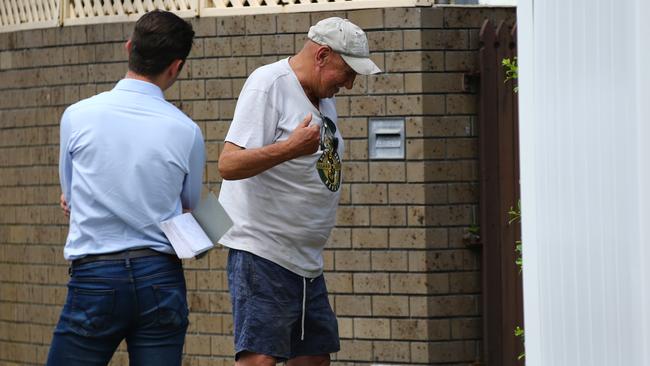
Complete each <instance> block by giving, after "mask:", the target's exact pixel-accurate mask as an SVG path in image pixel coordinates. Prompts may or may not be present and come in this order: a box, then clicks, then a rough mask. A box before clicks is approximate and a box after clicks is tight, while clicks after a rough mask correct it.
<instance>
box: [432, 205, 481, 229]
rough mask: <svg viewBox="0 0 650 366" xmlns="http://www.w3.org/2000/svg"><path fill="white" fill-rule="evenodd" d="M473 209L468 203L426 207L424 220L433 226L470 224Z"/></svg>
mask: <svg viewBox="0 0 650 366" xmlns="http://www.w3.org/2000/svg"><path fill="white" fill-rule="evenodd" d="M472 215H473V209H472V207H471V206H469V205H449V206H433V207H428V208H427V211H426V222H427V224H428V225H434V226H438V225H440V226H448V225H449V226H451V225H454V226H455V225H471V224H472Z"/></svg>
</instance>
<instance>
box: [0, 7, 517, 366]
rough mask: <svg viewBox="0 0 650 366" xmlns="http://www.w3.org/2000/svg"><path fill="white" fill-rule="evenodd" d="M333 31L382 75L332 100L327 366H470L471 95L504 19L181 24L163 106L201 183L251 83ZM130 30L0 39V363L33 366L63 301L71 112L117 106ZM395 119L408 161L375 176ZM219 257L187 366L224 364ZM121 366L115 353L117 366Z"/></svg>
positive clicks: (439, 15) (189, 266) (473, 327)
mask: <svg viewBox="0 0 650 366" xmlns="http://www.w3.org/2000/svg"><path fill="white" fill-rule="evenodd" d="M331 15H339V16H344V17H348V18H350V19H352V20H353V21H355V22H357V23H358V24H360V25H361V26H363V27H365V28H366V29H367V32H368V36H369V39H370V48H371V53H372V58H373V59H374V60H375V61H376V62H377V63H378V65H379V66H380V67H382V68H383V69H384V70H385V71H386V73H384V74H381V75H379V76H369V77H359V78H358V80H357V84H356V86H355V87H354V88H353V89H352V90H348V91H344V92H343V93H342V95H341V96H340V97H339V98H338V103H337V106H338V112H339V114H340V126H341V130H342V133H343V135H344V137H345V138H346V155H345V156H344V157H345V159H346V162H345V163H344V182H345V183H344V184H343V186H342V199H341V207H340V208H339V210H338V213H337V227H336V228H335V229H334V231H333V233H332V236H331V237H330V240H329V244H328V249H327V250H326V253H325V268H326V270H327V273H326V278H327V283H328V286H329V289H330V293H331V301H332V306H333V307H334V309H335V311H336V312H337V314H338V317H339V327H340V332H341V337H342V344H341V346H342V349H341V352H339V353H338V354H336V355H335V356H334V362H333V363H334V364H335V365H341V366H342V365H363V364H365V365H368V364H370V363H379V364H421V365H423V364H426V365H436V364H439V365H451V364H457V365H461V364H462V365H468V364H471V363H473V362H474V361H476V360H478V359H480V349H481V323H482V322H481V314H480V306H479V304H480V290H481V286H480V283H481V277H480V268H479V263H480V260H479V257H478V253H476V252H474V251H472V250H471V249H468V248H467V247H466V246H465V244H464V243H463V240H462V237H463V233H464V232H465V230H466V229H467V227H468V226H469V225H471V224H473V223H475V220H476V216H475V212H476V205H477V202H478V184H477V179H478V164H477V159H478V151H477V141H476V135H477V134H476V128H475V125H476V111H477V109H478V108H477V105H476V103H477V98H476V95H475V90H476V87H468V86H467V85H465V78H464V74H465V73H467V72H472V71H474V70H475V69H476V68H477V64H478V52H477V48H478V46H479V45H478V41H477V39H478V38H477V35H478V27H480V25H481V22H482V20H483V19H484V18H492V19H493V20H501V19H506V20H508V21H510V22H513V20H514V9H503V8H499V9H495V8H477V7H433V8H395V9H369V10H354V11H348V12H345V11H342V12H336V13H298V14H283V15H258V16H244V17H235V18H228V17H224V18H200V19H194V20H192V23H193V24H194V26H195V29H196V30H197V39H196V42H195V47H194V49H193V51H192V54H191V56H190V59H189V60H188V63H187V65H186V67H185V69H184V71H183V73H182V75H181V77H180V79H181V80H179V82H178V83H176V84H175V85H174V86H173V87H172V88H170V89H169V90H168V91H167V92H166V93H165V94H166V96H167V98H169V99H170V100H171V101H172V102H173V103H174V104H176V105H177V106H179V107H180V108H181V109H182V110H183V111H184V112H185V113H187V114H188V115H189V116H190V117H192V118H193V119H195V120H196V122H197V123H198V124H199V125H200V127H201V128H202V129H203V132H204V136H205V138H206V149H207V155H208V164H207V181H208V182H209V183H210V187H211V188H213V189H214V190H217V191H218V189H219V185H220V182H221V179H220V177H219V175H218V172H217V169H216V163H217V161H218V158H219V153H220V151H221V149H222V147H223V139H224V136H225V134H226V131H227V129H228V125H229V122H230V118H231V117H232V114H233V110H234V106H235V102H236V97H237V95H238V93H239V91H240V90H241V87H242V85H243V83H244V80H245V78H246V76H247V75H248V73H250V72H251V71H252V70H253V69H254V68H256V67H258V66H260V65H262V64H265V63H268V62H272V61H275V60H277V59H279V58H283V57H287V56H289V55H291V54H293V53H294V52H295V51H296V50H297V49H299V47H301V45H302V43H303V42H304V40H305V33H306V31H307V29H308V27H309V25H310V24H312V23H313V22H316V21H317V20H319V19H322V18H324V17H326V16H331ZM132 26H133V24H105V25H92V26H80V27H65V28H54V29H45V30H31V31H23V32H15V33H4V34H0V46H1V47H0V364H7V365H39V364H43V363H44V360H45V357H46V355H47V351H48V347H49V342H50V339H51V334H52V330H53V327H54V324H55V322H56V321H57V317H58V314H59V311H60V309H61V304H62V303H63V301H64V299H65V295H66V288H65V284H66V282H67V279H68V277H67V264H66V262H65V261H64V260H63V253H62V252H63V243H64V240H65V236H66V233H67V223H66V220H65V218H64V217H63V215H62V214H61V212H60V211H59V208H58V197H59V187H58V172H57V160H58V134H59V132H58V124H59V118H60V116H61V113H62V112H63V110H64V108H65V107H66V106H68V105H69V104H71V103H74V102H75V101H77V100H79V99H81V98H85V97H88V96H91V95H93V94H95V93H97V92H100V91H104V90H108V89H110V88H111V87H112V86H113V85H114V83H115V82H116V81H117V80H118V79H119V78H121V77H122V76H123V75H124V73H125V70H126V62H125V61H126V57H125V53H124V49H123V42H124V41H125V39H126V38H127V37H128V35H129V33H130V31H131V29H132ZM377 116H387V117H389V116H390V117H404V118H405V121H406V138H407V149H406V152H407V154H406V155H407V156H406V159H404V160H391V161H370V160H369V159H368V119H369V118H370V117H377ZM226 254H227V252H226V251H225V250H223V249H221V248H218V249H215V250H213V251H212V252H210V253H209V255H207V256H206V257H204V258H202V259H200V260H194V261H187V262H186V263H185V268H186V276H187V284H188V290H189V292H188V298H189V302H190V308H191V315H190V321H191V325H190V329H189V332H188V337H187V343H186V346H185V358H184V365H218V366H220V365H223V366H225V365H232V364H233V360H232V357H231V355H232V351H233V346H232V336H231V334H232V318H231V315H230V311H231V310H230V301H229V297H228V293H227V279H226V276H225V263H226ZM127 363H128V360H127V357H126V353H125V347H124V345H122V346H121V347H120V349H119V351H118V353H117V354H116V356H115V357H114V360H113V361H112V364H113V365H126V364H127Z"/></svg>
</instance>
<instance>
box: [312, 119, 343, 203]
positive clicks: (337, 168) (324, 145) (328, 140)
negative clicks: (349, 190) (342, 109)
mask: <svg viewBox="0 0 650 366" xmlns="http://www.w3.org/2000/svg"><path fill="white" fill-rule="evenodd" d="M338 146H339V139H338V137H336V125H335V124H334V122H332V120H331V119H329V118H328V117H326V116H323V125H322V126H321V129H320V148H321V150H322V151H323V154H322V155H321V156H320V159H318V162H317V163H316V169H317V170H318V176H320V179H321V181H323V184H325V187H327V189H329V190H330V191H332V192H336V191H338V190H339V187H340V186H341V159H340V158H339V153H338Z"/></svg>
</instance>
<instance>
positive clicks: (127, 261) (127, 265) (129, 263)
mask: <svg viewBox="0 0 650 366" xmlns="http://www.w3.org/2000/svg"><path fill="white" fill-rule="evenodd" d="M124 264H125V265H126V268H131V259H130V258H129V257H126V258H125V259H124Z"/></svg>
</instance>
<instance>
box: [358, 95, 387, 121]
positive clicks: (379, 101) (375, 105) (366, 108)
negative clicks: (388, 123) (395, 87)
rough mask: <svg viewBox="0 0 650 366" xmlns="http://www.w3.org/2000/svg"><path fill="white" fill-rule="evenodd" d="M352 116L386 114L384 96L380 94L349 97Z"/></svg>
mask: <svg viewBox="0 0 650 366" xmlns="http://www.w3.org/2000/svg"><path fill="white" fill-rule="evenodd" d="M350 114H351V115H352V116H376V115H384V114H386V98H385V97H382V96H361V97H351V98H350Z"/></svg>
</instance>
